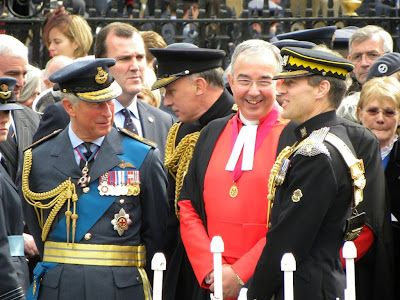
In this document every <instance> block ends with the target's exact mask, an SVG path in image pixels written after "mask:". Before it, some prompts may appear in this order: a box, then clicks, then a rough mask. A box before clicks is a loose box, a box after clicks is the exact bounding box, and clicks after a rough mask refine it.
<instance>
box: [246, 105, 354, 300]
mask: <svg viewBox="0 0 400 300" xmlns="http://www.w3.org/2000/svg"><path fill="white" fill-rule="evenodd" d="M323 127H328V128H329V132H330V133H333V134H334V135H336V136H337V137H339V138H340V139H341V140H342V141H343V142H344V143H346V145H347V146H348V147H349V148H350V149H351V150H352V151H353V152H354V150H353V149H352V148H353V147H352V145H351V142H350V140H349V138H348V136H347V133H346V129H345V128H344V127H343V126H341V125H340V124H339V123H338V121H337V119H336V113H335V112H334V111H330V112H326V113H323V114H320V115H318V116H315V117H313V118H311V119H310V120H308V121H306V122H305V123H303V124H301V125H300V126H299V127H298V128H296V130H295V133H296V137H297V141H298V142H299V143H300V142H301V141H302V140H304V139H305V138H307V137H308V136H309V135H310V134H311V133H312V132H313V131H315V130H318V129H320V128H323ZM305 130H306V134H304V131H305ZM301 150H302V148H300V149H299V150H298V151H297V152H295V153H294V154H293V155H291V156H290V157H289V160H290V165H289V167H288V170H287V173H286V177H285V180H284V182H283V184H282V185H281V186H277V189H276V194H275V200H274V205H273V208H272V213H271V227H270V229H269V231H268V233H267V243H266V245H265V247H264V250H263V252H262V254H261V257H260V260H259V261H258V263H257V266H256V269H255V272H254V274H253V276H252V277H251V279H250V280H249V282H248V283H247V284H248V286H249V290H248V293H247V296H248V299H258V300H261V299H266V300H270V299H271V297H272V296H273V295H275V299H277V300H280V299H283V275H282V272H281V259H282V256H283V255H284V254H285V253H292V254H293V255H294V257H295V259H296V272H294V298H295V299H297V300H302V299H304V300H305V299H314V300H317V299H332V300H334V299H336V297H339V298H340V299H343V295H344V289H345V275H344V272H343V268H342V265H341V261H340V247H341V246H342V244H343V237H344V228H345V224H346V218H347V217H348V216H349V215H350V205H351V201H352V197H353V188H352V179H351V177H350V172H349V168H348V166H347V165H346V163H345V162H344V160H343V157H342V155H341V154H340V152H339V151H338V150H337V149H336V148H335V147H334V146H332V145H331V144H329V143H327V142H326V141H324V142H323V144H322V145H321V146H318V144H316V146H315V147H314V148H313V150H312V154H310V155H306V154H302V153H299V152H301ZM303 153H304V152H303ZM305 153H307V151H305Z"/></svg>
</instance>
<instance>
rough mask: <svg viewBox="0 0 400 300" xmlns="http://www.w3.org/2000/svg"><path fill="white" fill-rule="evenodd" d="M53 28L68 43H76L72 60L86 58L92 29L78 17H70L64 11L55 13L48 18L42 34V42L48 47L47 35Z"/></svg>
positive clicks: (90, 43) (91, 38)
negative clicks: (66, 39)
mask: <svg viewBox="0 0 400 300" xmlns="http://www.w3.org/2000/svg"><path fill="white" fill-rule="evenodd" d="M53 28H58V29H59V30H60V31H61V32H62V33H63V34H64V35H65V36H66V37H67V38H68V39H69V40H70V41H72V42H76V43H77V44H78V48H77V49H75V51H74V58H78V57H83V56H86V55H87V53H88V52H89V50H90V47H91V46H92V43H93V35H92V29H91V28H90V26H89V24H88V23H87V22H86V20H85V19H84V18H83V17H82V16H80V15H70V14H68V13H67V12H65V11H56V12H54V14H53V15H51V16H50V17H49V20H48V21H47V23H46V25H45V27H44V33H43V41H44V43H45V44H46V46H47V48H49V46H50V41H49V34H50V31H51V30H52V29H53Z"/></svg>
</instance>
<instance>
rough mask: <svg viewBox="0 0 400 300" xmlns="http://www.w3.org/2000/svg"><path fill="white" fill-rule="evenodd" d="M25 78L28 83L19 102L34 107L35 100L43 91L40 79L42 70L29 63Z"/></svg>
mask: <svg viewBox="0 0 400 300" xmlns="http://www.w3.org/2000/svg"><path fill="white" fill-rule="evenodd" d="M25 78H26V83H25V85H24V87H23V88H22V91H21V95H20V96H19V98H18V103H19V104H22V105H25V106H27V107H29V108H32V104H33V101H34V100H35V98H36V97H37V96H38V95H39V94H40V93H41V90H40V80H41V78H42V71H41V70H39V69H38V68H35V67H34V66H32V65H28V66H27V73H26V75H25Z"/></svg>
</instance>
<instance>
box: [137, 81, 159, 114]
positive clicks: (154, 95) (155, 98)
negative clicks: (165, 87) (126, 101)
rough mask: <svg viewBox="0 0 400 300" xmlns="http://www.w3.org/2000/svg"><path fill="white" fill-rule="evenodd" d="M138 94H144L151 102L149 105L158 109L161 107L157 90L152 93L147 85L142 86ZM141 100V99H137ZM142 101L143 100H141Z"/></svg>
mask: <svg viewBox="0 0 400 300" xmlns="http://www.w3.org/2000/svg"><path fill="white" fill-rule="evenodd" d="M140 93H142V94H145V95H147V96H149V97H150V98H151V100H153V103H149V104H150V105H152V106H154V107H157V108H159V107H160V105H161V94H160V91H159V90H155V91H152V90H151V89H150V88H149V86H148V85H146V84H143V87H142V89H141V90H140ZM139 100H141V99H139ZM141 101H143V100H141Z"/></svg>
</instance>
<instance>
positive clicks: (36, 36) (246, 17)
mask: <svg viewBox="0 0 400 300" xmlns="http://www.w3.org/2000/svg"><path fill="white" fill-rule="evenodd" d="M159 1H160V0H156V4H157V2H159ZM179 1H180V2H181V1H182V0H179ZM135 2H136V1H135ZM203 2H204V0H200V4H201V5H200V7H202V5H204V3H203ZM248 2H249V1H248V0H245V1H243V6H244V7H247V6H246V5H247V4H248ZM267 2H268V1H265V3H267ZM221 7H222V8H224V7H225V6H223V5H222V6H221ZM200 10H201V12H200V14H199V16H200V18H198V19H195V20H191V19H182V18H177V19H174V20H173V19H168V18H160V17H152V18H143V19H140V18H134V19H128V18H93V17H90V18H88V19H87V21H88V23H89V25H90V26H91V28H92V30H93V35H94V37H96V34H95V33H96V29H97V28H98V27H102V26H105V25H106V24H108V23H111V22H114V21H120V22H127V23H130V24H132V25H133V26H135V27H136V28H138V29H139V30H154V31H156V32H158V33H160V34H161V35H162V36H163V37H164V39H165V40H166V41H167V43H168V44H170V43H174V42H189V43H193V44H196V45H198V46H199V47H205V48H214V49H222V50H225V51H226V52H227V54H228V55H227V61H226V62H225V63H226V64H227V63H228V62H229V57H230V54H231V51H232V49H233V47H232V45H235V44H238V43H240V42H242V41H243V40H247V39H251V38H258V39H263V40H270V39H271V38H272V37H273V32H271V31H270V28H271V26H273V25H274V24H275V23H278V24H279V26H278V33H279V32H290V31H292V30H293V28H295V27H296V26H298V25H299V24H300V25H301V26H302V27H304V28H314V27H320V26H329V25H338V26H339V27H343V26H357V27H363V26H365V25H369V24H373V25H378V26H381V27H383V28H384V29H385V30H386V31H388V32H389V33H391V35H392V37H393V40H394V47H395V51H399V50H400V36H399V33H400V19H399V18H398V17H396V16H395V15H396V13H395V11H394V10H393V11H392V12H393V13H391V15H393V16H392V17H390V16H386V17H379V16H378V17H377V16H360V17H346V16H343V17H339V18H334V17H327V18H323V17H318V18H312V17H306V18H298V17H296V18H293V17H286V15H288V14H289V13H288V12H287V8H285V10H284V17H274V16H272V17H270V13H271V12H270V11H269V10H268V7H264V9H263V10H262V11H261V12H260V11H259V12H258V13H254V12H251V11H249V10H248V9H245V8H244V9H243V11H242V13H241V18H232V17H229V18H226V17H223V16H226V13H225V10H224V9H221V11H220V16H222V17H221V18H218V19H217V18H215V17H212V18H204V17H202V16H205V11H204V9H203V10H202V9H200ZM134 12H135V13H134V15H135V14H138V13H139V11H138V9H136V10H134ZM155 15H157V16H160V15H161V10H157V9H156V10H155ZM258 15H262V16H263V17H258ZM329 15H332V13H331V12H329V13H328V16H329ZM265 16H268V17H265ZM44 23H45V21H44V19H43V18H33V19H20V18H5V19H0V32H3V33H7V34H11V35H13V36H15V37H17V38H19V39H20V40H21V41H23V42H25V43H26V44H27V45H28V46H29V48H30V61H31V62H33V63H34V64H36V65H37V66H39V67H40V68H43V67H44V65H45V63H46V62H47V60H48V59H49V56H48V51H47V49H45V47H44V46H43V45H42V42H41V33H42V28H43V26H44ZM89 54H93V48H92V49H91V50H90V52H89ZM226 64H225V65H226Z"/></svg>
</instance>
